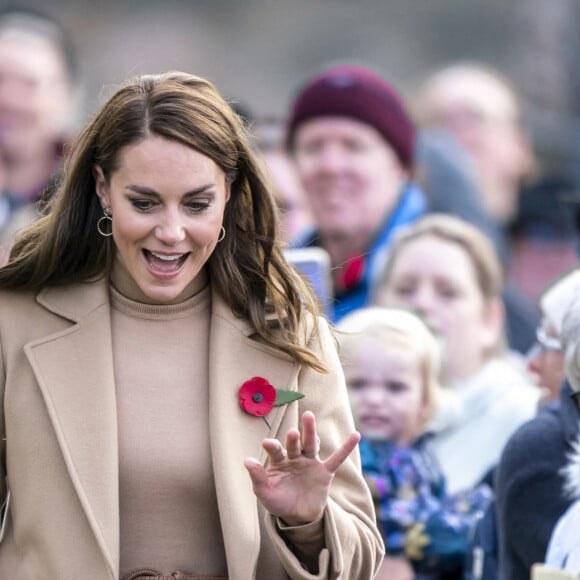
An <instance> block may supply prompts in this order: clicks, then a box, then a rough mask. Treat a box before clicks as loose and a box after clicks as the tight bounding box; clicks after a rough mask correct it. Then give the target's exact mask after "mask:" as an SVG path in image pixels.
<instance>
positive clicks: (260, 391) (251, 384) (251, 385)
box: [239, 377, 304, 429]
mask: <svg viewBox="0 0 580 580" xmlns="http://www.w3.org/2000/svg"><path fill="white" fill-rule="evenodd" d="M239 396H240V406H241V407H242V409H243V410H244V411H245V412H246V413H249V414H250V415H254V416H255V417H262V419H264V421H265V423H266V425H268V429H271V426H270V423H268V419H266V417H265V415H267V414H268V413H269V412H270V411H271V410H272V407H280V406H282V405H287V404H288V403H292V401H297V400H298V399H302V397H304V395H303V394H302V393H297V392H296V391H287V390H285V389H275V388H274V387H273V386H272V385H271V384H270V383H269V382H268V381H267V380H266V379H265V378H264V377H252V378H251V379H249V380H247V381H246V382H245V383H244V384H243V385H242V386H241V387H240V390H239Z"/></svg>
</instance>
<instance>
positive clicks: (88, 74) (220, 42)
mask: <svg viewBox="0 0 580 580" xmlns="http://www.w3.org/2000/svg"><path fill="white" fill-rule="evenodd" d="M20 5H22V6H30V7H36V8H39V9H42V10H44V11H46V12H49V13H51V14H53V15H54V16H56V17H57V18H59V19H60V20H61V21H62V22H63V24H64V25H65V26H66V27H67V28H69V29H70V31H71V34H72V36H73V40H74V42H75V44H76V46H77V48H78V52H79V56H80V60H81V63H82V64H83V70H84V73H85V99H84V103H85V105H84V108H83V115H84V116H86V115H89V114H90V113H91V112H92V111H93V110H94V109H95V107H96V106H97V105H98V103H99V102H100V101H101V99H102V98H104V96H106V95H107V94H109V92H110V90H112V88H114V87H115V86H116V85H117V84H118V83H120V82H122V81H123V80H124V79H125V78H126V77H128V76H131V75H133V74H137V73H143V72H159V71H162V70H166V69H169V68H174V69H182V70H187V71H189V72H195V73H197V74H200V75H202V76H207V77H208V78H210V79H211V80H213V81H214V82H215V83H217V85H218V86H219V87H220V89H221V90H222V91H223V92H224V93H225V94H227V95H228V96H229V97H231V98H235V99H237V100H239V101H240V103H241V104H243V105H244V106H246V107H248V108H249V109H250V110H251V111H252V112H253V114H254V115H256V116H259V117H261V116H265V117H268V116H279V115H284V113H285V111H286V108H287V106H288V103H289V102H290V99H291V96H292V94H293V92H294V91H295V89H296V88H297V86H298V85H299V84H300V83H301V81H302V79H304V78H305V77H306V76H308V75H309V74H310V73H311V72H312V71H313V70H316V69H317V68H319V67H321V66H323V65H325V64H327V63H329V62H331V61H336V60H341V59H348V60H351V61H352V60H354V61H360V62H363V63H364V62H367V63H369V64H372V65H374V66H375V67H377V68H378V69H379V70H380V71H382V72H383V73H384V74H385V76H386V77H387V78H389V79H390V80H391V81H392V82H393V83H395V84H396V85H397V86H398V87H399V89H400V90H401V91H402V92H403V93H404V94H405V95H407V96H411V95H412V93H413V90H414V88H415V87H416V86H417V84H418V83H419V82H420V80H421V79H422V78H423V76H424V75H425V74H426V73H427V72H428V71H430V70H431V69H432V68H434V67H437V66H440V65H443V64H445V63H446V62H448V61H451V60H457V59H476V60H483V61H485V62H487V63H489V64H492V65H493V66H495V67H496V68H498V69H499V70H500V71H502V72H504V73H506V74H508V75H509V76H510V77H511V78H512V80H513V81H514V83H515V84H516V86H517V87H518V89H519V90H520V92H521V94H522V97H523V99H524V102H525V105H526V111H527V113H528V117H527V118H528V125H529V128H530V132H531V133H532V135H533V137H534V139H535V142H536V145H537V147H538V150H539V151H540V153H541V155H543V156H544V158H545V159H546V160H547V161H548V162H549V163H553V164H561V165H562V166H566V167H567V168H570V167H576V166H577V165H578V159H579V158H580V154H579V153H578V152H577V150H578V151H579V152H580V143H579V142H580V139H579V137H578V134H579V130H578V122H577V120H576V119H577V117H578V111H579V109H580V106H579V103H580V98H579V95H580V75H579V74H578V72H579V71H578V69H579V65H578V64H577V63H578V62H579V61H580V59H579V58H578V54H579V46H578V39H577V37H578V31H579V28H580V27H579V13H580V10H579V9H580V2H579V1H578V0H90V1H89V0H74V1H73V0H50V2H48V1H47V0H25V1H23V2H21V3H20Z"/></svg>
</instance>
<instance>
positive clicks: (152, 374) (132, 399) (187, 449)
mask: <svg viewBox="0 0 580 580" xmlns="http://www.w3.org/2000/svg"><path fill="white" fill-rule="evenodd" d="M111 282H112V286H111V322H112V335H113V356H114V370H115V384H116V392H117V412H118V425H119V427H118V429H119V493H120V518H121V521H120V535H121V563H120V572H121V576H122V575H123V574H125V573H126V572H128V571H130V570H132V569H134V568H139V567H150V568H155V569H158V570H159V571H161V572H162V573H164V574H170V573H171V572H173V571H174V570H183V571H188V572H191V573H195V574H200V575H202V574H208V575H209V574H214V575H224V576H225V575H227V566H226V558H225V550H224V545H223V537H222V531H221V527H220V521H219V515H218V507H217V499H216V494H215V486H214V479H213V471H212V464H211V456H210V446H209V439H208V433H209V425H208V404H209V403H208V399H209V393H208V363H207V361H208V340H207V337H208V330H209V322H210V311H211V293H210V288H209V285H208V279H207V275H206V274H205V272H204V273H202V274H200V276H198V277H197V279H196V280H194V281H193V283H192V284H191V285H190V286H189V287H188V288H187V289H186V291H185V292H184V293H183V294H182V296H180V297H179V300H178V301H177V303H175V304H169V305H167V304H164V305H154V304H148V303H147V298H146V297H145V296H143V294H142V293H141V291H140V290H139V288H138V287H137V286H136V284H135V283H134V281H133V280H132V279H131V278H130V276H129V274H128V273H127V271H126V270H125V269H124V267H123V266H122V265H120V263H119V262H117V263H116V264H115V267H114V270H113V273H112V275H111Z"/></svg>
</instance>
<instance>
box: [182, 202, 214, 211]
mask: <svg viewBox="0 0 580 580" xmlns="http://www.w3.org/2000/svg"><path fill="white" fill-rule="evenodd" d="M209 205H210V204H209V202H208V201H190V202H189V203H188V204H187V205H186V207H187V209H188V210H189V211H191V212H192V213H199V212H202V211H204V210H206V209H207V208H208V207H209Z"/></svg>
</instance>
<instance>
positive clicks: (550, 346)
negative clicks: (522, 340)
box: [527, 327, 562, 360]
mask: <svg viewBox="0 0 580 580" xmlns="http://www.w3.org/2000/svg"><path fill="white" fill-rule="evenodd" d="M561 350H562V342H561V341H560V339H559V338H556V337H555V336H550V335H549V334H548V333H547V332H546V331H545V330H544V329H543V328H541V327H539V328H537V329H536V342H535V344H534V345H533V346H532V348H531V349H530V350H529V351H528V354H527V358H528V360H531V359H533V358H534V357H535V356H538V355H539V354H540V353H542V352H546V351H552V352H559V351H561Z"/></svg>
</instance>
